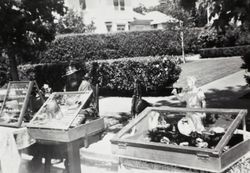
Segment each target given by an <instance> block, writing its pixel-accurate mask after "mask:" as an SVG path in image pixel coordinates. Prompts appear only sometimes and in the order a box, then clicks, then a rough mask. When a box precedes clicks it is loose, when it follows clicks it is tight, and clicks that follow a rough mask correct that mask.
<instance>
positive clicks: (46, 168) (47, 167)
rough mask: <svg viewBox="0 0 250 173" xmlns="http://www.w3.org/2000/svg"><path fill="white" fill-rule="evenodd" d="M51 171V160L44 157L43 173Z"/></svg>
mask: <svg viewBox="0 0 250 173" xmlns="http://www.w3.org/2000/svg"><path fill="white" fill-rule="evenodd" d="M50 169H51V158H50V157H45V165H44V173H50Z"/></svg>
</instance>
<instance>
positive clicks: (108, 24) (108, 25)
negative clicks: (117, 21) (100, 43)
mask: <svg viewBox="0 0 250 173" xmlns="http://www.w3.org/2000/svg"><path fill="white" fill-rule="evenodd" d="M105 24H106V28H107V31H108V32H111V31H112V22H105Z"/></svg>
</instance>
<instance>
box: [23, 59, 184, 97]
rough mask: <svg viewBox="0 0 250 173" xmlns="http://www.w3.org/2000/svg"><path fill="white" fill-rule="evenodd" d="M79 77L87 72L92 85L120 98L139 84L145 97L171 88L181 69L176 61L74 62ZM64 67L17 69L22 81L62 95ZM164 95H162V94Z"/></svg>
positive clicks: (49, 66) (45, 66)
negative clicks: (48, 88) (24, 80)
mask: <svg viewBox="0 0 250 173" xmlns="http://www.w3.org/2000/svg"><path fill="white" fill-rule="evenodd" d="M76 65H78V67H80V69H81V73H82V76H84V74H85V73H86V72H89V74H90V77H91V79H90V80H91V83H92V84H99V87H100V90H101V93H102V92H109V91H111V92H114V91H115V92H116V93H120V94H121V95H124V94H125V95H131V94H132V92H133V88H134V86H133V84H134V81H135V79H139V80H140V81H141V82H142V86H143V92H144V94H145V93H147V92H159V91H163V90H164V89H166V87H169V86H170V87H171V86H172V84H173V83H174V82H176V81H177V80H178V78H179V75H180V72H181V68H180V67H179V66H178V65H177V61H176V60H175V59H170V58H167V57H162V58H161V59H158V60H155V61H147V62H138V61H130V60H129V61H114V62H111V63H108V62H90V63H87V64H84V63H81V62H77V63H76ZM66 66H67V64H50V65H48V64H38V65H24V66H19V70H20V71H21V72H22V73H21V76H22V79H25V78H26V79H29V80H36V81H37V83H38V85H39V86H40V87H41V86H42V85H43V84H44V83H47V84H49V85H50V86H51V87H52V89H53V91H62V89H63V87H64V85H65V79H64V78H63V77H62V75H63V74H64V73H65V67H66ZM163 94H164V93H163Z"/></svg>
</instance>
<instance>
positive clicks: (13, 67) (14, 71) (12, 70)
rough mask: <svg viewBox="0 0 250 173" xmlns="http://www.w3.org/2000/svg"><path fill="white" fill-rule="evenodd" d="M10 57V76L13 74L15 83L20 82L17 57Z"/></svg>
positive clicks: (12, 77)
mask: <svg viewBox="0 0 250 173" xmlns="http://www.w3.org/2000/svg"><path fill="white" fill-rule="evenodd" d="M8 57H9V66H10V74H11V79H12V80H13V81H19V77H18V71H17V62H16V56H15V55H13V54H12V55H11V54H9V55H8Z"/></svg>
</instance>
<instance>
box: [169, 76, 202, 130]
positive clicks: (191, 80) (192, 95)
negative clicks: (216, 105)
mask: <svg viewBox="0 0 250 173" xmlns="http://www.w3.org/2000/svg"><path fill="white" fill-rule="evenodd" d="M186 82H187V87H186V88H185V89H184V90H183V92H182V93H180V94H177V91H176V89H174V90H173V91H172V93H173V94H174V95H175V96H176V97H177V98H178V99H179V100H180V101H182V102H185V103H186V107H187V108H205V107H206V101H205V95H204V92H203V91H202V90H201V89H200V88H197V87H196V86H195V82H196V79H195V77H193V76H189V77H187V81H186ZM205 116H206V115H205V114H204V113H199V112H188V113H187V115H186V118H188V119H189V118H190V119H191V120H192V122H193V124H194V126H195V131H197V132H198V133H201V132H202V131H204V130H205V128H204V125H203V123H202V118H204V117H205Z"/></svg>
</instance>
